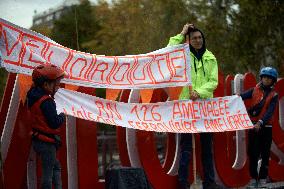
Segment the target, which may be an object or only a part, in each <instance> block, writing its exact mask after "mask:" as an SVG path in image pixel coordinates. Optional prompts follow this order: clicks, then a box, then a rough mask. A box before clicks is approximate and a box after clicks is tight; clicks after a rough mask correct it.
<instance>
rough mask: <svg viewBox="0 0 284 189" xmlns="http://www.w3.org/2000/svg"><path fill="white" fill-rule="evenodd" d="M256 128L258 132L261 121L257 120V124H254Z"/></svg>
mask: <svg viewBox="0 0 284 189" xmlns="http://www.w3.org/2000/svg"><path fill="white" fill-rule="evenodd" d="M254 130H255V131H256V132H258V131H259V130H260V122H257V123H256V124H254Z"/></svg>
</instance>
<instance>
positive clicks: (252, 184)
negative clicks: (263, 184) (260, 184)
mask: <svg viewBox="0 0 284 189" xmlns="http://www.w3.org/2000/svg"><path fill="white" fill-rule="evenodd" d="M247 187H249V188H256V187H257V180H256V179H251V180H250V181H249V183H248V185H247Z"/></svg>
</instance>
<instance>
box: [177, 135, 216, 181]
mask: <svg viewBox="0 0 284 189" xmlns="http://www.w3.org/2000/svg"><path fill="white" fill-rule="evenodd" d="M200 140H201V160H202V166H203V172H204V182H203V184H208V183H212V182H215V181H214V177H215V176H214V168H213V157H212V133H200ZM180 147H181V151H180V160H179V170H178V179H179V183H180V184H181V185H184V186H185V185H187V184H188V181H187V178H188V175H189V171H188V170H189V162H190V160H191V154H192V134H190V133H182V134H181V141H180Z"/></svg>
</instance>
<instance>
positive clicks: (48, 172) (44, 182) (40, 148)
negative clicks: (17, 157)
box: [32, 139, 62, 189]
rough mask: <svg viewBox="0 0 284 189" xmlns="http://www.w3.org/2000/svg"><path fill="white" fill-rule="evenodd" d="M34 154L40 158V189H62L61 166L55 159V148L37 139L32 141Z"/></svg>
mask: <svg viewBox="0 0 284 189" xmlns="http://www.w3.org/2000/svg"><path fill="white" fill-rule="evenodd" d="M32 145H33V148H34V150H35V152H36V153H37V154H38V155H39V156H40V159H41V165H42V178H41V189H52V183H53V184H54V188H55V189H62V181H61V166H60V162H59V161H58V160H57V159H56V146H55V145H54V144H52V143H48V142H43V141H40V140H37V139H34V140H32Z"/></svg>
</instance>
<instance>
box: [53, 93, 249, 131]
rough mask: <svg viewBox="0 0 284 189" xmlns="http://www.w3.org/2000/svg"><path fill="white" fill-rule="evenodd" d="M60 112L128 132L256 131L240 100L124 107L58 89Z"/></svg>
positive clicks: (217, 99)
mask: <svg viewBox="0 0 284 189" xmlns="http://www.w3.org/2000/svg"><path fill="white" fill-rule="evenodd" d="M55 101H56V105H57V111H58V112H65V113H66V114H67V115H71V116H74V117H78V118H82V119H86V120H91V121H95V122H101V123H106V124H111V125H117V126H122V127H127V128H133V129H139V130H145V131H156V132H173V133H198V132H223V131H235V130H243V129H249V128H252V127H253V124H252V122H251V121H250V119H249V116H248V114H247V111H246V108H245V105H244V103H243V101H242V99H241V97H239V96H226V97H219V98H212V99H207V100H196V101H191V100H178V101H169V102H160V103H145V104H141V103H122V102H116V101H110V100H105V99H101V98H98V97H94V96H91V95H87V94H84V93H80V92H75V91H70V90H66V89H59V90H58V92H57V93H56V95H55Z"/></svg>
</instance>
